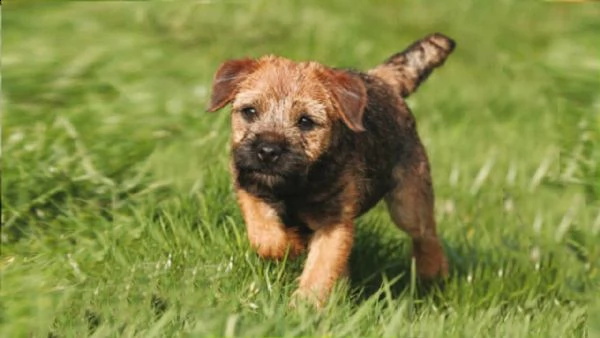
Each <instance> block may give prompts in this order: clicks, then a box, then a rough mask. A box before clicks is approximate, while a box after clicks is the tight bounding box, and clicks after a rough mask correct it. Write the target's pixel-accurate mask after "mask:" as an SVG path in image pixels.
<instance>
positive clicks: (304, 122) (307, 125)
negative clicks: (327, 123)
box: [298, 115, 316, 131]
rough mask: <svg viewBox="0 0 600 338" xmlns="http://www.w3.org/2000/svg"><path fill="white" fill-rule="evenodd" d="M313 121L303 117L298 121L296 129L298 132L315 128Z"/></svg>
mask: <svg viewBox="0 0 600 338" xmlns="http://www.w3.org/2000/svg"><path fill="white" fill-rule="evenodd" d="M315 125H316V124H315V121H313V120H311V119H310V117H308V116H306V115H304V116H302V117H300V119H298V127H299V128H300V130H303V131H309V130H312V129H313V128H314V127H315Z"/></svg>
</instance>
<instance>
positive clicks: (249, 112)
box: [240, 107, 256, 121]
mask: <svg viewBox="0 0 600 338" xmlns="http://www.w3.org/2000/svg"><path fill="white" fill-rule="evenodd" d="M240 112H241V113H242V116H243V117H244V118H245V119H246V120H248V121H252V120H253V119H254V118H255V117H256V109H255V108H254V107H244V108H242V109H241V110H240Z"/></svg>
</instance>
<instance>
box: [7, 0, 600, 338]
mask: <svg viewBox="0 0 600 338" xmlns="http://www.w3.org/2000/svg"><path fill="white" fill-rule="evenodd" d="M3 14H4V16H3V32H2V33H3V34H2V35H3V36H2V38H3V41H2V42H3V55H2V65H3V73H2V76H3V88H2V89H3V100H2V102H3V121H2V122H3V123H2V160H3V161H2V162H3V163H2V234H1V240H2V253H1V256H0V270H1V276H2V277H1V278H2V280H1V282H2V284H1V289H0V299H1V303H0V323H1V324H0V325H1V329H0V330H1V331H0V332H1V333H2V336H6V337H22V336H30V335H32V336H54V337H69V336H74V337H80V336H88V335H95V336H140V337H152V336H236V335H243V336H282V335H288V336H324V335H327V336H330V335H334V336H386V337H387V336H400V337H405V336H410V337H480V336H498V337H532V336H539V337H570V336H578V337H583V336H586V334H589V336H590V337H592V336H593V334H600V331H599V329H600V328H599V327H598V325H596V324H595V323H598V322H600V317H599V315H600V311H598V310H597V308H598V306H597V299H600V296H599V295H598V294H597V290H598V281H599V279H600V266H599V265H598V262H599V259H600V249H599V246H598V243H600V206H599V203H600V202H599V201H600V183H599V182H600V117H599V107H600V95H599V93H600V92H599V91H598V88H599V87H600V77H599V76H598V73H599V72H600V61H599V60H600V55H599V52H598V49H597V46H598V45H600V36H598V34H597V32H598V31H599V30H600V23H599V22H598V20H597V18H598V15H599V14H600V9H599V8H598V6H595V5H593V4H587V5H571V4H555V3H553V4H549V3H544V2H539V3H536V2H530V3H527V4H525V3H522V2H511V1H504V2H497V3H495V4H493V3H491V2H490V3H488V2H468V1H467V2H464V1H463V2H459V1H456V2H443V3H442V2H439V3H437V4H436V5H435V6H433V5H431V4H428V3H427V4H426V3H424V2H420V1H407V2H403V3H402V5H398V4H396V2H393V1H383V0H381V1H375V2H368V4H367V2H365V3H364V4H359V3H353V4H352V5H351V6H349V5H348V2H344V1H329V2H326V3H323V2H314V1H309V2H300V1H292V2H275V1H251V2H245V1H240V2H237V1H235V2H230V1H222V2H218V1H216V2H189V3H187V2H185V3H171V2H147V3H146V2H123V3H118V2H110V3H107V2H102V3H92V2H76V3H75V2H73V3H65V4H49V3H48V4H44V5H42V4H26V3H21V4H19V3H18V2H15V3H14V4H13V3H9V4H8V5H5V8H4V13H3ZM433 31H441V32H443V33H445V34H447V35H449V36H451V37H453V38H455V39H456V40H457V42H458V48H457V50H456V52H455V54H454V55H452V56H451V57H450V58H449V60H448V61H447V63H446V65H445V66H444V67H443V68H442V69H440V70H438V71H436V73H434V74H433V75H432V76H431V78H430V79H429V80H428V81H427V83H426V84H425V85H424V86H423V87H422V88H421V89H420V90H419V92H418V93H416V94H415V95H414V96H412V97H411V98H410V100H409V103H410V105H411V107H413V111H414V114H415V115H416V117H417V120H418V127H419V131H420V134H421V137H422V138H423V141H424V142H425V144H426V146H427V149H428V152H429V155H430V158H431V162H432V168H433V176H434V185H435V190H436V205H437V208H436V216H437V219H438V223H439V228H440V232H441V234H442V236H443V238H444V242H445V245H446V249H447V252H448V255H449V259H450V263H451V278H450V279H449V281H448V282H447V284H446V285H445V287H444V288H443V289H434V290H429V292H426V290H422V289H421V288H420V287H419V286H418V285H416V284H414V283H413V278H412V276H411V261H410V258H409V242H408V240H407V237H406V236H405V235H404V234H402V233H401V232H399V231H398V230H397V229H395V228H394V227H393V225H392V224H391V222H390V221H389V219H388V216H387V215H386V213H385V209H384V208H383V207H382V206H378V207H377V208H375V209H374V210H373V211H371V212H370V213H368V214H367V215H365V216H364V217H362V218H361V219H359V220H358V221H357V231H356V242H355V243H356V244H355V248H354V250H353V253H352V258H351V270H352V271H351V278H350V280H349V281H348V282H347V283H341V284H340V285H339V286H338V288H337V289H336V292H335V293H334V295H333V297H332V300H331V302H330V303H329V304H328V305H327V306H326V307H325V309H324V310H323V311H321V312H315V311H313V310H312V309H309V308H302V307H301V308H298V309H295V310H290V309H289V308H288V306H287V304H288V302H289V297H290V295H291V293H292V292H293V290H294V287H295V283H296V277H297V276H298V275H299V273H300V271H301V269H302V261H301V260H298V261H287V262H284V263H279V264H276V263H270V262H264V261H261V260H259V259H258V258H257V257H256V256H255V254H254V253H253V252H252V251H251V250H250V249H249V245H248V242H247V240H246V237H245V236H246V235H245V230H244V225H243V221H242V218H241V216H240V213H239V211H238V209H237V206H236V204H235V199H234V197H233V196H232V191H231V182H230V179H229V175H228V173H227V160H228V150H227V142H228V139H229V116H228V114H227V113H226V112H220V113H215V114H208V113H205V112H204V108H205V106H206V102H207V98H208V95H209V88H210V81H211V79H212V76H213V73H214V71H215V69H216V67H217V66H218V65H219V63H220V62H222V61H223V60H225V59H227V58H233V57H241V56H246V55H249V56H258V55H262V54H266V53H275V54H280V55H283V56H287V57H290V58H293V59H314V60H317V61H320V62H323V63H326V64H330V65H336V66H352V67H357V68H362V69H366V68H368V67H370V66H373V65H375V64H377V63H378V62H380V61H382V60H383V59H385V58H386V57H387V56H389V55H390V54H392V53H394V52H396V51H398V50H400V49H402V48H404V47H405V46H407V45H408V44H409V43H411V42H412V41H413V40H415V39H417V38H420V37H421V36H424V35H426V34H428V33H431V32H433ZM594 300H596V302H595V303H594ZM594 304H596V305H594ZM588 327H589V332H588V331H587V330H588ZM594 330H595V331H594Z"/></svg>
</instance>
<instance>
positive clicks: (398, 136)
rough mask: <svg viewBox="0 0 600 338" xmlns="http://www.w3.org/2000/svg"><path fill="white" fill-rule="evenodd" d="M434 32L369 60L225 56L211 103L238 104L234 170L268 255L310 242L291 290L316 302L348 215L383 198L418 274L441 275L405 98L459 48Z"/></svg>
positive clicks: (337, 261) (340, 270)
mask: <svg viewBox="0 0 600 338" xmlns="http://www.w3.org/2000/svg"><path fill="white" fill-rule="evenodd" d="M454 45H455V43H454V41H453V40H451V39H450V38H448V37H446V36H444V35H442V34H438V33H436V34H432V35H429V36H427V37H425V38H423V39H421V40H419V41H417V42H415V43H414V44H412V45H411V46H410V47H408V48H407V49H406V50H404V51H403V52H400V53H398V54H395V55H393V56H391V57H390V58H389V59H388V60H386V61H385V62H384V63H383V64H381V65H379V66H377V67H375V68H373V69H371V70H369V71H367V72H359V71H356V70H348V69H339V68H330V67H327V66H324V65H321V64H319V63H316V62H294V61H291V60H288V59H285V58H282V57H277V56H272V55H269V56H264V57H261V58H259V59H238V60H230V61H227V62H225V63H223V64H222V65H221V66H220V68H219V69H218V71H217V72H216V75H215V77H214V82H213V86H212V95H211V98H210V104H209V107H208V109H207V110H208V111H210V112H214V111H217V110H219V109H221V108H223V107H224V106H226V105H227V104H229V103H231V104H232V116H231V119H232V135H231V152H232V161H231V171H232V174H233V178H234V181H235V191H236V194H237V199H238V203H239V206H240V208H241V211H242V214H243V217H244V220H245V222H246V227H247V231H248V237H249V240H250V243H251V245H252V247H253V248H254V249H256V251H257V252H258V254H259V255H260V256H261V257H263V258H270V259H282V258H283V257H284V256H286V255H289V256H292V257H293V256H297V255H298V254H300V253H302V252H303V251H304V250H305V249H307V248H308V255H307V259H306V263H305V266H304V270H303V272H302V275H301V276H300V280H299V288H298V290H297V291H296V293H295V296H300V297H302V298H309V299H310V300H312V301H313V302H315V303H316V304H317V305H321V304H322V302H323V301H324V300H325V299H326V298H327V295H328V293H329V292H330V291H331V288H332V287H333V285H334V284H335V282H336V280H338V278H339V277H340V276H342V275H343V274H345V273H346V269H347V264H348V257H349V255H350V251H351V248H352V242H353V228H354V224H353V221H354V219H355V218H356V217H358V216H360V215H361V214H363V213H365V212H366V211H367V210H369V209H370V208H372V207H373V206H374V205H375V204H376V203H377V202H378V201H380V200H381V199H385V201H386V203H387V206H388V209H389V213H390V215H391V218H392V220H393V222H394V223H395V224H396V225H397V226H398V227H399V228H400V229H402V230H404V231H405V232H406V233H408V234H409V235H410V237H411V239H412V248H413V249H412V250H413V251H412V252H413V257H414V259H415V261H416V267H417V273H418V276H419V277H420V278H421V279H425V280H431V279H434V278H436V277H445V276H446V275H447V273H448V265H447V262H446V258H445V255H444V251H443V247H442V245H441V242H440V239H439V238H438V236H437V233H436V223H435V219H434V197H433V190H432V184H431V176H430V172H429V171H430V169H429V162H428V159H427V154H426V152H425V148H424V147H423V145H422V144H421V141H420V140H419V136H418V133H417V129H416V122H415V118H414V117H413V115H412V113H411V111H410V109H409V108H408V106H407V105H406V102H405V101H404V98H405V97H407V96H408V95H410V94H411V93H413V92H415V90H416V89H417V87H418V86H419V85H420V84H421V83H422V82H423V81H424V80H425V79H426V78H427V77H428V76H429V74H430V73H431V72H432V70H433V69H434V68H436V67H439V66H441V65H442V64H443V63H444V60H445V59H446V58H447V57H448V56H449V55H450V53H451V52H452V51H453V49H454Z"/></svg>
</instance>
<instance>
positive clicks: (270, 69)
mask: <svg viewBox="0 0 600 338" xmlns="http://www.w3.org/2000/svg"><path fill="white" fill-rule="evenodd" d="M259 65H260V66H259V67H257V69H256V70H255V71H254V72H253V73H252V74H250V76H248V78H247V79H246V80H245V81H244V83H242V85H241V88H240V91H239V94H243V93H244V92H247V94H250V93H257V94H258V93H260V94H262V95H269V96H270V97H281V98H289V97H294V96H311V94H315V92H318V91H319V90H320V89H321V85H320V82H319V80H318V77H317V72H318V71H319V70H320V68H322V67H323V66H321V65H320V64H318V63H316V62H294V61H292V60H289V59H285V58H281V57H274V56H268V57H263V58H261V59H259Z"/></svg>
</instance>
